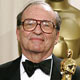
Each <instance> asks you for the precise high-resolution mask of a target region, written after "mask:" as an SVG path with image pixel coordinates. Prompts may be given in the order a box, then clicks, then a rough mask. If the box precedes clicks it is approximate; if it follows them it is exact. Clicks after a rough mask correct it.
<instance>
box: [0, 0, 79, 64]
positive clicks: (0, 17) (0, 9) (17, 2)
mask: <svg viewBox="0 0 80 80" xmlns="http://www.w3.org/2000/svg"><path fill="white" fill-rule="evenodd" d="M29 1H31V0H0V64H2V63H5V62H8V61H11V60H13V59H15V58H17V57H18V56H19V52H18V43H17V38H16V16H17V14H18V13H19V12H20V11H21V9H22V8H23V6H25V3H26V4H27V3H28V2H29ZM69 3H70V4H71V5H72V6H74V7H75V8H77V9H78V10H80V0H69Z"/></svg>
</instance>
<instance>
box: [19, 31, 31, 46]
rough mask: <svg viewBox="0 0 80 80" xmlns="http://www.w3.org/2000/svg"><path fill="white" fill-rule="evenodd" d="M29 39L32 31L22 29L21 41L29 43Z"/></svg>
mask: <svg viewBox="0 0 80 80" xmlns="http://www.w3.org/2000/svg"><path fill="white" fill-rule="evenodd" d="M29 39H30V33H29V32H25V31H23V30H22V31H21V33H20V43H21V44H23V45H27V44H28V41H29Z"/></svg>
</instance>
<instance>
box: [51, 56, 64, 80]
mask: <svg viewBox="0 0 80 80" xmlns="http://www.w3.org/2000/svg"><path fill="white" fill-rule="evenodd" d="M60 62H61V60H60V59H59V58H57V57H55V56H54V55H53V68H52V74H51V80H61V77H62V76H61V74H60Z"/></svg>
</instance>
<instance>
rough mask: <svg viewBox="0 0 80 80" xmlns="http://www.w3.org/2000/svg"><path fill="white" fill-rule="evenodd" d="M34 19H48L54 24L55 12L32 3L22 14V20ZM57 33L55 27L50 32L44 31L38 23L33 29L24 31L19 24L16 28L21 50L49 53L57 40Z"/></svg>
mask: <svg viewBox="0 0 80 80" xmlns="http://www.w3.org/2000/svg"><path fill="white" fill-rule="evenodd" d="M28 18H31V19H36V20H49V21H53V22H54V24H55V14H54V13H52V12H51V11H50V12H49V11H48V10H46V9H45V8H44V7H41V5H33V6H30V7H28V8H27V9H26V10H25V11H24V12H23V15H22V21H24V20H25V19H28ZM57 37H58V34H57V33H56V29H54V30H53V32H52V33H51V34H47V33H44V32H43V31H42V30H41V28H40V25H37V27H36V28H35V30H34V31H25V30H24V29H23V27H22V26H21V28H20V29H17V38H18V41H19V42H20V44H21V48H22V52H23V53H24V52H35V53H47V52H48V53H49V52H50V53H51V52H52V50H53V46H54V44H55V42H56V41H57Z"/></svg>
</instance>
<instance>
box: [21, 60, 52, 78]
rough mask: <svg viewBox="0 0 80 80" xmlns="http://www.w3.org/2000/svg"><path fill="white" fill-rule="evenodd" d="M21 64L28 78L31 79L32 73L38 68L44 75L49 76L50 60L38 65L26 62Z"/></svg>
mask: <svg viewBox="0 0 80 80" xmlns="http://www.w3.org/2000/svg"><path fill="white" fill-rule="evenodd" d="M22 64H23V66H24V69H25V71H26V72H27V74H28V76H29V77H31V76H32V75H33V73H34V71H35V70H36V69H38V68H39V69H41V70H42V71H43V72H44V73H45V74H47V75H49V74H50V68H51V59H48V60H45V61H42V62H40V63H33V62H31V61H28V60H26V61H25V62H22Z"/></svg>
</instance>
